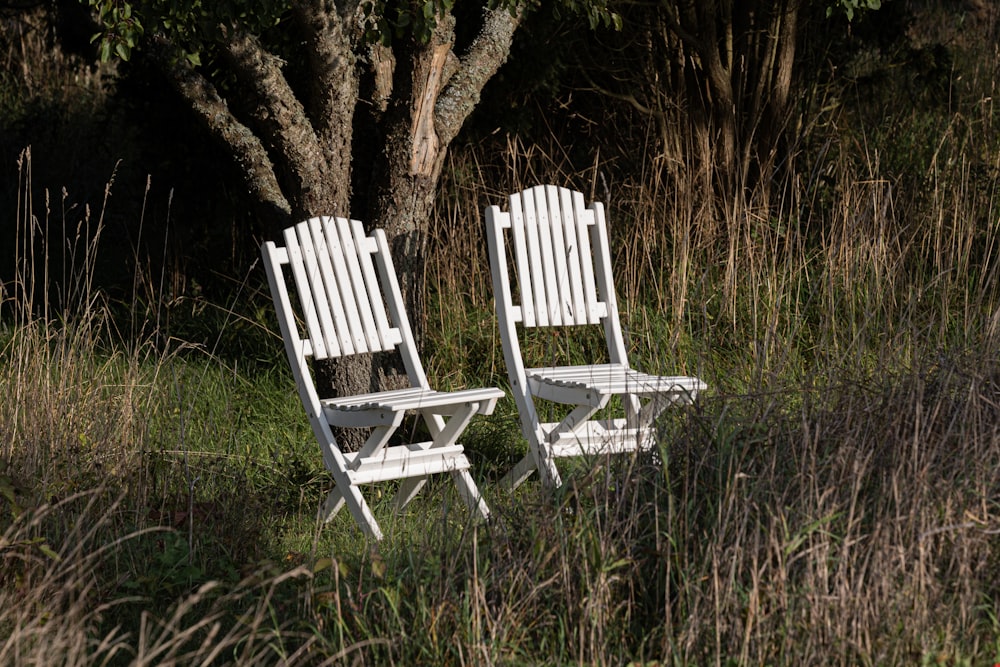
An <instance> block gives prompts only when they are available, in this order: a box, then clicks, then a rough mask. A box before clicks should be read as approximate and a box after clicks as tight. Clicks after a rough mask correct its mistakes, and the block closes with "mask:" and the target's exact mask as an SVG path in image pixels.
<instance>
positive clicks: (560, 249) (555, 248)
mask: <svg viewBox="0 0 1000 667" xmlns="http://www.w3.org/2000/svg"><path fill="white" fill-rule="evenodd" d="M560 189H562V188H557V187H556V186H554V185H546V186H544V187H543V188H539V190H540V191H541V192H544V199H545V208H546V209H547V210H548V215H547V217H548V220H549V229H550V230H551V232H552V259H553V262H554V264H553V266H554V267H555V291H556V295H557V296H556V302H555V303H554V304H552V305H553V306H554V308H553V309H552V310H553V311H555V312H556V313H557V314H558V321H557V322H556V324H573V292H572V288H571V287H570V277H569V266H568V263H567V259H568V258H567V254H568V247H567V244H566V239H565V237H564V235H563V220H562V212H561V210H560V200H559V190H560Z"/></svg>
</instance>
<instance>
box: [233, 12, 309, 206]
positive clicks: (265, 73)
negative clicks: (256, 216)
mask: <svg viewBox="0 0 1000 667" xmlns="http://www.w3.org/2000/svg"><path fill="white" fill-rule="evenodd" d="M224 47H225V53H226V54H227V57H228V60H229V62H230V64H231V66H232V68H233V71H234V73H235V74H236V77H237V79H238V80H239V82H240V84H241V86H242V88H243V89H244V90H246V91H248V92H249V93H250V97H251V102H250V104H249V107H250V108H249V113H250V115H251V117H252V119H253V121H254V122H255V123H256V124H257V125H258V129H259V131H260V132H261V133H262V134H263V135H264V136H267V137H269V138H271V139H272V140H273V150H274V151H275V155H274V156H273V158H274V159H276V160H278V165H277V166H278V168H279V169H280V170H281V176H282V180H284V181H286V187H287V188H288V189H289V195H290V196H289V199H290V200H291V201H293V202H295V203H296V204H297V205H298V206H299V207H301V209H302V210H296V211H293V213H295V214H296V215H298V216H301V215H313V214H315V213H317V210H316V209H317V208H318V207H320V206H323V205H325V204H324V203H323V202H325V201H326V198H325V196H324V195H325V193H323V192H320V191H318V190H319V188H318V187H317V184H319V183H322V181H323V179H324V176H325V175H326V173H327V172H328V165H327V160H326V153H325V152H324V151H323V150H322V147H321V145H320V143H319V141H318V139H317V137H316V133H315V131H314V130H313V126H312V123H311V122H310V120H309V118H308V117H307V116H306V113H305V109H304V108H303V106H302V103H301V102H300V101H299V99H298V98H297V97H296V95H295V93H294V91H293V90H292V88H291V86H289V85H288V81H287V79H285V75H284V74H283V73H282V71H281V64H282V63H281V60H280V59H279V58H278V57H277V56H275V55H273V54H271V53H269V52H267V51H266V50H265V49H264V48H263V47H262V46H261V45H260V42H259V41H258V40H257V38H256V37H254V36H253V35H250V34H248V33H246V32H243V31H235V32H233V33H231V34H230V35H229V38H228V40H227V41H226V43H225V45H224Z"/></svg>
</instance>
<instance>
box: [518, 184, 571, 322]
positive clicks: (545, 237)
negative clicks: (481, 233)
mask: <svg viewBox="0 0 1000 667" xmlns="http://www.w3.org/2000/svg"><path fill="white" fill-rule="evenodd" d="M526 199H531V200H532V201H533V204H534V212H535V224H536V225H537V226H538V242H539V253H540V256H541V262H542V266H541V276H542V282H543V283H544V285H545V304H546V306H547V308H546V313H547V314H548V321H547V322H546V324H549V325H552V324H562V313H561V312H560V311H559V280H558V277H557V276H556V264H555V254H554V253H553V249H552V226H551V225H550V224H549V207H548V204H547V202H546V201H545V187H544V186H541V185H539V186H536V187H534V188H532V189H531V194H530V196H529V197H527V198H526Z"/></svg>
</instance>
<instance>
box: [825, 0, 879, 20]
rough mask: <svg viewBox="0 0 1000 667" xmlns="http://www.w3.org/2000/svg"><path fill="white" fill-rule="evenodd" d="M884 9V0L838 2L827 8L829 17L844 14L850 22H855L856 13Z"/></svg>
mask: <svg viewBox="0 0 1000 667" xmlns="http://www.w3.org/2000/svg"><path fill="white" fill-rule="evenodd" d="M881 7H882V0H837V1H836V2H835V3H833V4H832V5H829V6H828V7H827V8H826V15H827V17H830V16H833V15H834V14H835V13H843V14H844V15H845V16H847V20H848V21H853V20H854V14H855V13H861V12H865V11H869V10H872V11H874V10H876V9H880V8H881Z"/></svg>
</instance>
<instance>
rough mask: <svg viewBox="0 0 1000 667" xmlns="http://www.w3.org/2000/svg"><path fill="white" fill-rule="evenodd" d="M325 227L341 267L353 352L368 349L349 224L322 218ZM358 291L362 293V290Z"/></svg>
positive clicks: (345, 308)
mask: <svg viewBox="0 0 1000 667" xmlns="http://www.w3.org/2000/svg"><path fill="white" fill-rule="evenodd" d="M324 227H325V228H326V234H327V244H328V245H329V246H330V249H331V255H332V256H333V262H334V264H335V265H339V267H340V270H339V271H338V273H337V279H338V280H337V285H338V288H339V290H340V298H341V299H343V301H344V310H345V312H346V315H347V329H348V335H349V336H350V338H351V341H352V342H353V344H354V350H355V352H371V351H372V349H371V347H370V346H369V344H368V339H367V338H366V337H365V330H364V325H363V324H362V322H361V312H362V311H363V310H364V309H365V306H364V304H362V303H359V301H358V285H357V283H358V282H359V281H361V280H362V279H361V270H360V269H359V268H358V251H357V248H356V247H355V246H354V239H353V238H352V237H351V233H350V230H349V229H347V228H348V227H349V225H348V224H347V221H346V220H345V219H344V218H332V217H328V218H325V221H324ZM361 291H362V293H364V290H363V289H362V290H361ZM376 349H378V348H377V347H376Z"/></svg>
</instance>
